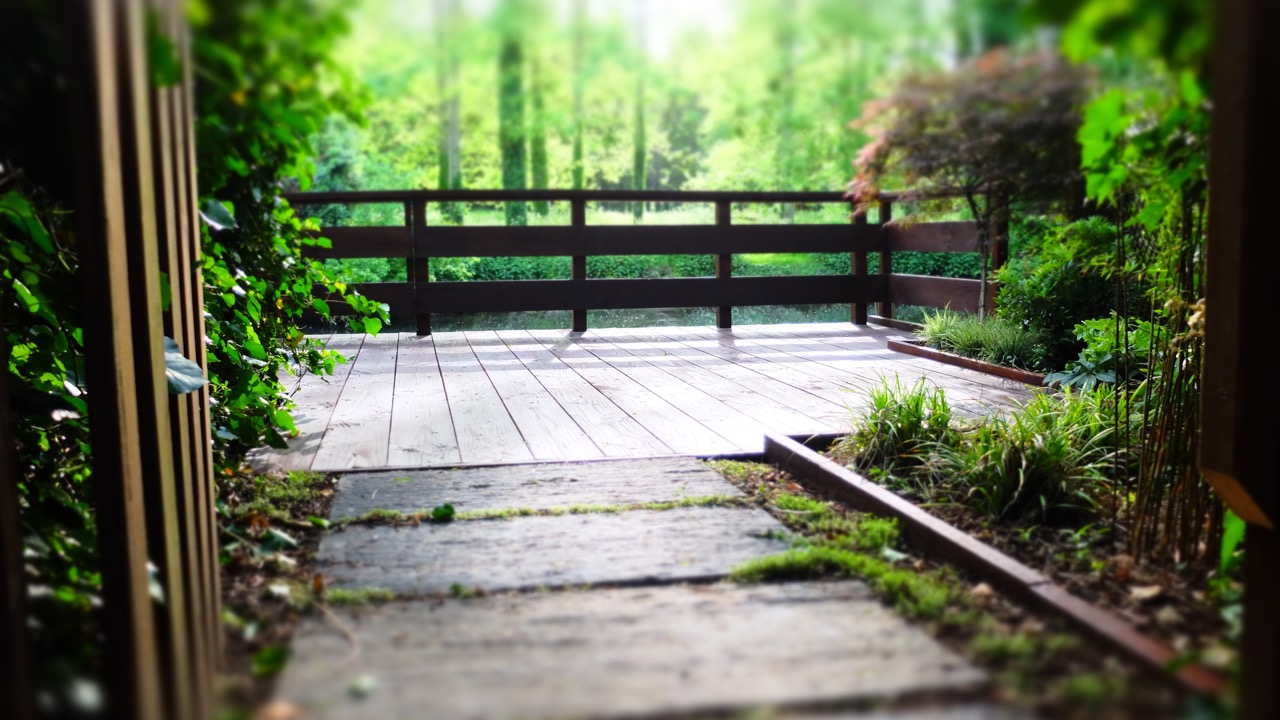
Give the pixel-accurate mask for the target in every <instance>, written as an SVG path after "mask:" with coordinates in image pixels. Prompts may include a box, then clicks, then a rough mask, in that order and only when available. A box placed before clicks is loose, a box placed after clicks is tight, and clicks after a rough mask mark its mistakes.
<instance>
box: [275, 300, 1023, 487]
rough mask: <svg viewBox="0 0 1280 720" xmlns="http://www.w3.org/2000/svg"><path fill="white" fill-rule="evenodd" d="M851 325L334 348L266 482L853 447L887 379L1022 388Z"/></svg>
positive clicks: (973, 399)
mask: <svg viewBox="0 0 1280 720" xmlns="http://www.w3.org/2000/svg"><path fill="white" fill-rule="evenodd" d="M904 334H906V333H904V332H903V331H900V330H894V329H887V328H878V327H863V326H854V325H849V324H845V323H830V324H814V325H769V326H738V327H736V328H733V329H732V330H720V329H717V328H714V327H710V326H694V327H654V328H633V329H602V330H595V331H591V332H588V333H586V334H576V333H569V332H568V331H560V330H553V331H522V330H521V331H515V330H513V331H499V332H466V333H462V332H459V333H436V334H435V335H434V336H431V337H417V336H415V335H409V334H404V335H399V336H397V335H383V336H379V337H377V338H366V337H365V336H361V335H345V334H339V335H334V336H332V338H331V340H330V347H333V348H335V349H338V350H340V351H345V352H346V353H348V354H355V355H356V357H355V360H354V361H353V362H352V363H350V364H348V365H339V366H338V369H337V372H336V376H335V377H333V378H320V377H315V376H312V377H308V378H303V379H301V380H300V381H299V383H298V385H297V390H296V392H297V401H298V411H297V413H296V415H297V422H298V425H299V430H300V433H299V435H298V436H297V437H296V438H293V439H292V440H291V442H290V448H289V450H287V451H271V450H267V449H264V450H260V451H258V452H257V453H255V455H254V463H255V464H256V465H258V466H259V467H262V466H264V465H267V464H268V463H269V464H273V465H275V466H276V467H279V468H282V469H294V468H299V469H307V468H310V469H317V470H321V469H324V470H328V469H346V468H351V467H414V466H422V467H430V466H437V467H439V466H446V467H447V466H452V465H456V464H462V463H493V462H513V461H514V462H520V461H529V460H534V459H546V460H570V459H587V458H598V457H637V456H653V455H664V454H682V453H688V454H701V455H712V454H720V453H731V452H741V451H754V450H758V449H759V446H760V444H761V442H762V437H763V433H764V432H765V431H766V430H772V431H775V432H780V433H785V434H793V435H795V434H808V433H815V432H844V431H846V430H848V428H849V424H850V421H851V419H852V417H853V415H854V414H856V413H857V412H858V411H859V410H860V409H861V408H862V407H864V406H865V405H866V403H867V402H868V399H867V392H866V391H867V390H869V389H870V388H872V387H875V386H877V385H879V384H880V382H881V379H882V378H885V377H889V378H892V377H893V376H894V375H897V376H898V377H899V379H901V380H902V381H903V382H904V383H910V382H914V381H915V380H916V379H918V378H921V377H927V378H928V379H929V381H930V382H932V383H934V384H935V385H937V386H938V387H942V388H943V389H944V390H946V392H947V397H948V400H950V401H951V404H952V407H953V408H955V409H956V410H957V411H958V412H960V413H961V414H965V415H976V414H979V413H988V412H990V411H991V410H992V409H999V408H1004V407H1007V406H1008V405H1009V403H1010V402H1011V401H1012V400H1015V399H1023V398H1025V397H1029V396H1030V391H1028V390H1026V389H1025V388H1020V387H1011V386H1010V385H1009V383H1008V382H1007V381H1004V380H1003V379H1000V378H993V377H989V376H986V375H984V374H982V373H977V372H974V371H972V370H968V369H965V368H953V367H951V366H949V365H943V364H940V363H934V362H932V361H928V360H926V359H923V358H916V357H913V356H909V355H904V354H902V353H896V352H893V351H890V350H888V349H887V348H886V347H885V345H884V343H885V341H886V340H887V339H888V338H891V337H902V336H903V335H904Z"/></svg>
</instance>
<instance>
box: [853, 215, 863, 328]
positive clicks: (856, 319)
mask: <svg viewBox="0 0 1280 720" xmlns="http://www.w3.org/2000/svg"><path fill="white" fill-rule="evenodd" d="M853 224H854V225H866V224H867V214H866V213H862V212H857V208H854V215H853ZM849 271H850V272H851V273H852V274H853V276H854V277H863V278H865V277H866V276H867V251H865V250H855V251H854V252H852V253H850V256H849ZM849 322H851V323H853V324H854V325H866V324H867V304H866V303H861V302H856V303H851V304H850V305H849Z"/></svg>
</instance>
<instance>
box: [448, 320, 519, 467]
mask: <svg viewBox="0 0 1280 720" xmlns="http://www.w3.org/2000/svg"><path fill="white" fill-rule="evenodd" d="M435 344H436V357H437V358H438V359H439V362H440V372H441V376H442V378H443V380H444V387H445V392H446V393H447V394H448V397H449V407H450V409H451V411H452V414H453V427H454V431H455V432H456V433H457V436H458V450H459V452H460V453H461V454H462V460H463V462H468V463H479V462H514V461H521V460H532V459H533V452H532V451H530V450H529V446H528V444H526V443H525V439H524V437H523V436H522V435H521V434H520V430H519V429H518V428H517V427H516V424H515V421H514V420H512V419H511V413H510V412H508V411H507V406H506V405H505V404H503V402H502V397H501V396H500V395H499V394H498V391H497V390H496V389H495V388H494V386H493V383H492V382H491V381H490V380H489V376H488V374H486V373H485V371H484V367H483V366H482V365H481V364H480V361H479V359H477V358H476V355H475V353H474V352H472V350H471V348H470V346H468V345H467V340H466V337H465V336H463V334H462V333H436V335H435Z"/></svg>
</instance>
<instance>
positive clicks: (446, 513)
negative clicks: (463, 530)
mask: <svg viewBox="0 0 1280 720" xmlns="http://www.w3.org/2000/svg"><path fill="white" fill-rule="evenodd" d="M456 514H457V511H456V510H454V509H453V506H452V505H450V504H449V503H445V504H444V505H437V506H436V507H434V508H432V509H431V519H432V520H435V521H436V522H453V517H454V515H456Z"/></svg>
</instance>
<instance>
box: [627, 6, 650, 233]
mask: <svg viewBox="0 0 1280 720" xmlns="http://www.w3.org/2000/svg"><path fill="white" fill-rule="evenodd" d="M635 7H636V52H637V55H638V60H637V62H636V119H635V128H634V136H633V140H634V145H635V157H634V158H633V164H632V173H631V187H632V188H634V189H636V190H644V189H645V186H646V185H647V184H648V177H647V176H646V172H645V171H646V168H645V158H646V156H647V155H648V147H647V144H646V141H645V133H644V74H645V47H644V3H643V0H636V4H635ZM631 213H632V215H633V216H634V217H635V219H636V222H639V221H640V220H642V219H644V203H642V202H636V203H632V204H631Z"/></svg>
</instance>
